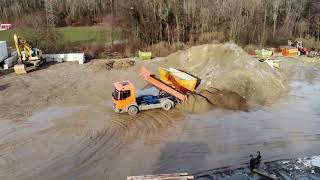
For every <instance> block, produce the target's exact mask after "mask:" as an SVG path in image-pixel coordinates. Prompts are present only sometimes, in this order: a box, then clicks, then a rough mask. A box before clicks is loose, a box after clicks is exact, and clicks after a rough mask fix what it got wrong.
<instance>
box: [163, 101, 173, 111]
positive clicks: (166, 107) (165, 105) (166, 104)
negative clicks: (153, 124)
mask: <svg viewBox="0 0 320 180" xmlns="http://www.w3.org/2000/svg"><path fill="white" fill-rule="evenodd" d="M171 108H172V102H171V101H166V102H164V103H163V105H162V109H163V110H165V111H169V110H170V109H171Z"/></svg>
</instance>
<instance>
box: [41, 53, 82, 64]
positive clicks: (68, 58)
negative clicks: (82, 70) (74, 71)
mask: <svg viewBox="0 0 320 180" xmlns="http://www.w3.org/2000/svg"><path fill="white" fill-rule="evenodd" d="M43 58H44V59H46V61H47V62H79V64H84V62H85V56H84V53H69V54H44V55H43Z"/></svg>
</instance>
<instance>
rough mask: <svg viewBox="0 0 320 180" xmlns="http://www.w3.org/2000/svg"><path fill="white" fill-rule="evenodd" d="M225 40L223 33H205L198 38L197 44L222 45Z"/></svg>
mask: <svg viewBox="0 0 320 180" xmlns="http://www.w3.org/2000/svg"><path fill="white" fill-rule="evenodd" d="M226 40H227V38H226V36H225V34H224V33H223V32H206V33H203V34H201V35H200V36H199V39H198V43H199V44H209V43H222V42H225V41H226Z"/></svg>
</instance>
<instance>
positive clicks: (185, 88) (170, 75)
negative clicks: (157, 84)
mask: <svg viewBox="0 0 320 180" xmlns="http://www.w3.org/2000/svg"><path fill="white" fill-rule="evenodd" d="M159 74H160V80H161V81H162V82H164V83H166V84H168V85H172V86H174V87H175V88H176V89H177V90H179V91H181V92H193V91H194V90H195V88H196V86H197V81H198V80H197V78H195V77H192V76H191V75H189V74H187V73H185V72H182V71H179V70H177V69H174V68H171V67H169V68H162V67H160V68H159Z"/></svg>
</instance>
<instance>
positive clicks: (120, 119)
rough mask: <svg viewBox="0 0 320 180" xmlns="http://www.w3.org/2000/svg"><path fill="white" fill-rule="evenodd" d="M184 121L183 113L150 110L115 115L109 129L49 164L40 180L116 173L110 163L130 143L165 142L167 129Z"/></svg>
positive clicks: (88, 136)
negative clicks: (163, 139) (134, 114)
mask: <svg viewBox="0 0 320 180" xmlns="http://www.w3.org/2000/svg"><path fill="white" fill-rule="evenodd" d="M107 116H110V114H108V115H107ZM183 119H184V117H183V114H181V113H180V112H179V111H177V110H171V111H168V112H167V111H162V110H150V111H145V112H141V113H139V114H138V115H137V116H129V115H126V114H113V115H112V116H111V117H110V118H108V119H107V120H106V121H108V123H106V125H105V127H102V128H100V129H99V130H98V131H88V132H86V134H85V135H84V137H83V138H82V140H81V141H80V142H79V143H78V145H77V146H76V147H72V149H73V150H72V151H71V152H67V153H66V154H65V155H64V156H63V157H60V158H59V159H56V160H55V161H54V162H52V163H50V164H47V166H46V167H45V168H44V169H43V171H40V173H39V174H38V175H39V176H36V177H46V178H48V176H49V179H50V178H52V179H56V178H59V179H68V177H73V178H74V177H79V176H81V175H84V173H88V172H89V171H98V169H99V170H101V171H104V173H107V172H106V171H112V167H111V165H112V163H110V162H112V160H113V159H116V158H118V157H119V153H120V152H121V151H122V150H125V148H126V147H128V146H129V145H130V144H133V143H135V142H136V141H139V140H146V139H150V138H156V139H161V138H162V137H163V136H164V135H165V133H163V132H164V131H165V130H167V129H168V128H174V127H175V126H179V125H180V123H182V122H183V121H182V120H183ZM52 173H53V174H52ZM50 174H51V175H52V176H51V175H50Z"/></svg>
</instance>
